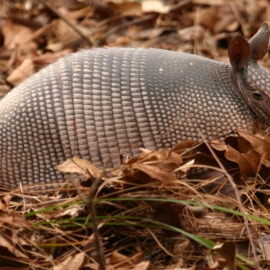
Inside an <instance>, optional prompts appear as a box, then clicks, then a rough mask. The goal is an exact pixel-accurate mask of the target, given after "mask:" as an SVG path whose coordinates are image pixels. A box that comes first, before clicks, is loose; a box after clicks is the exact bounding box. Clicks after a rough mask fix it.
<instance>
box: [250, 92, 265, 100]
mask: <svg viewBox="0 0 270 270" xmlns="http://www.w3.org/2000/svg"><path fill="white" fill-rule="evenodd" d="M252 97H253V98H254V99H255V100H262V99H263V96H262V94H261V93H260V92H257V91H255V92H253V93H252Z"/></svg>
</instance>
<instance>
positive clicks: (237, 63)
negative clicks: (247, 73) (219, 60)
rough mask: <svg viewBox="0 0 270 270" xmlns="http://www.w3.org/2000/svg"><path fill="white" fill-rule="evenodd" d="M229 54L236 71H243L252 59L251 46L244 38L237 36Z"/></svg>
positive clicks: (232, 42)
mask: <svg viewBox="0 0 270 270" xmlns="http://www.w3.org/2000/svg"><path fill="white" fill-rule="evenodd" d="M228 53H229V58H230V62H231V65H232V66H233V68H234V70H240V69H242V68H243V67H244V66H246V65H247V64H248V62H249V60H250V58H251V49H250V45H249V43H248V42H247V41H246V40H245V39H244V38H243V37H242V36H237V37H235V38H234V39H233V40H232V41H231V43H230V45H229V50H228Z"/></svg>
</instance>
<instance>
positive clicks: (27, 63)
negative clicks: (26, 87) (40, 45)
mask: <svg viewBox="0 0 270 270" xmlns="http://www.w3.org/2000/svg"><path fill="white" fill-rule="evenodd" d="M34 73H35V66H34V64H33V61H32V60H31V59H28V58H27V59H25V60H24V61H23V62H22V64H21V65H20V66H18V67H17V68H16V69H14V70H13V71H12V73H11V74H10V75H9V76H8V77H7V81H8V82H10V83H11V84H12V85H14V86H16V85H18V84H20V83H21V82H23V81H24V80H25V79H27V78H29V77H30V76H31V75H33V74H34Z"/></svg>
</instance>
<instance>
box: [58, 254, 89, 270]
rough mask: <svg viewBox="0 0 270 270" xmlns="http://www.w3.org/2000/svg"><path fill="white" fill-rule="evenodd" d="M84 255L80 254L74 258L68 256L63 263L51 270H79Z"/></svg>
mask: <svg viewBox="0 0 270 270" xmlns="http://www.w3.org/2000/svg"><path fill="white" fill-rule="evenodd" d="M84 257H85V253H84V252H81V253H78V254H76V255H75V256H69V257H68V258H66V259H65V260H64V261H63V262H61V263H59V264H58V265H56V266H54V268H53V270H79V269H81V266H82V264H83V261H84Z"/></svg>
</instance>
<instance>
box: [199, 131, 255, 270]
mask: <svg viewBox="0 0 270 270" xmlns="http://www.w3.org/2000/svg"><path fill="white" fill-rule="evenodd" d="M198 132H199V135H200V136H201V138H202V140H203V142H204V143H205V145H206V146H207V148H208V150H209V151H210V152H211V154H212V155H213V157H214V158H215V160H216V162H217V163H218V165H219V166H220V168H221V169H222V170H223V173H224V175H225V176H226V177H227V178H228V180H229V182H230V183H231V185H232V187H233V190H234V192H235V196H236V199H237V202H238V204H239V209H240V211H241V213H242V214H243V218H244V224H245V228H246V230H247V234H248V238H249V240H250V245H251V249H252V253H253V255H254V259H255V264H256V267H257V269H260V265H259V261H258V258H257V256H256V248H255V245H254V243H253V240H252V235H251V232H250V229H249V226H248V219H247V217H246V214H245V211H244V208H243V205H242V203H241V199H240V195H239V192H238V189H237V185H236V184H235V183H234V181H233V179H232V177H231V175H230V174H229V173H228V172H227V170H226V169H225V168H224V166H223V164H222V163H221V162H220V160H219V158H218V157H217V155H216V154H215V152H214V151H213V149H212V147H211V146H210V145H209V143H208V141H207V140H206V139H205V137H204V135H203V134H202V132H201V131H200V130H199V131H198Z"/></svg>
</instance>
